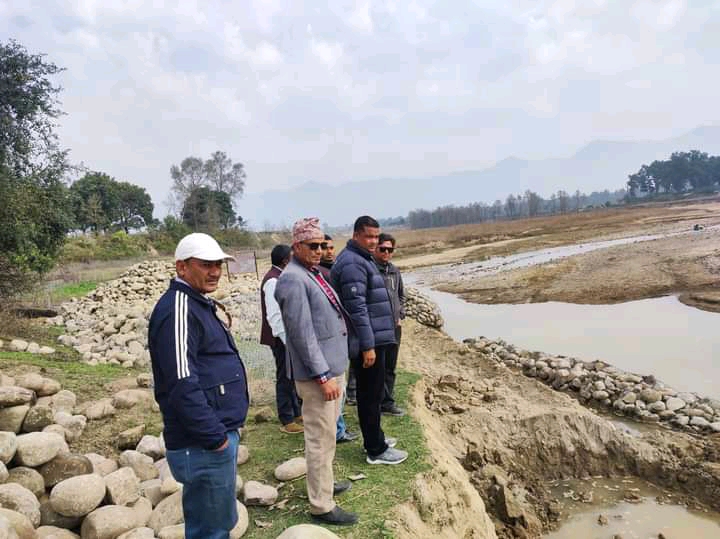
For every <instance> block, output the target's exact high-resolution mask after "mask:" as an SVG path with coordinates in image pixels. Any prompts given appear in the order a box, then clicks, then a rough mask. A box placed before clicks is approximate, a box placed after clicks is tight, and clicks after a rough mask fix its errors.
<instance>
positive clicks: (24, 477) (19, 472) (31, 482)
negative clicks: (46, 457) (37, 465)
mask: <svg viewBox="0 0 720 539" xmlns="http://www.w3.org/2000/svg"><path fill="white" fill-rule="evenodd" d="M5 482H6V483H17V484H18V485H22V486H23V487H25V488H26V489H28V490H29V491H30V492H32V493H33V495H35V497H36V498H40V496H42V495H43V494H45V481H44V480H43V476H42V475H40V474H39V473H38V472H37V470H34V469H33V468H28V467H27V466H16V467H15V468H12V469H11V470H10V473H9V474H8V478H7V479H6V480H5Z"/></svg>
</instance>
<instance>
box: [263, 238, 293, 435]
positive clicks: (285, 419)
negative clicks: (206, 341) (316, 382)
mask: <svg viewBox="0 0 720 539" xmlns="http://www.w3.org/2000/svg"><path fill="white" fill-rule="evenodd" d="M291 255H292V251H291V249H290V246H289V245H282V244H281V245H276V246H275V247H273V249H272V251H271V252H270V262H271V263H272V267H271V268H270V269H269V270H268V272H267V273H266V274H265V276H264V277H263V280H262V283H261V285H260V310H261V311H262V326H261V329H260V343H262V344H264V345H266V346H269V347H270V349H271V350H272V353H273V357H274V358H275V403H276V406H277V413H278V419H279V420H280V423H281V424H282V426H281V427H280V430H281V431H282V432H284V433H285V434H298V433H301V432H302V431H303V426H302V417H301V416H302V412H301V411H300V402H299V401H298V396H297V392H296V391H295V384H294V382H293V381H292V380H291V379H290V377H289V375H288V370H287V368H286V358H285V327H284V326H283V321H282V315H281V314H280V306H279V305H278V303H277V301H276V300H275V286H276V284H277V280H278V277H280V274H281V273H282V271H283V269H285V267H286V266H287V265H288V263H289V262H290V256H291Z"/></svg>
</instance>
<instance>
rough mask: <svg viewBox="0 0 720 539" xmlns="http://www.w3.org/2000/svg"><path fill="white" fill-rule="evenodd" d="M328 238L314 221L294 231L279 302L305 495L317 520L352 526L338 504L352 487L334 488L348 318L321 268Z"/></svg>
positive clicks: (306, 221)
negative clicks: (300, 435)
mask: <svg viewBox="0 0 720 539" xmlns="http://www.w3.org/2000/svg"><path fill="white" fill-rule="evenodd" d="M323 238H324V235H323V232H322V230H321V229H320V220H319V219H317V218H316V217H311V218H308V219H301V220H299V221H297V222H296V223H295V225H294V226H293V246H292V249H293V257H292V259H291V260H290V263H289V264H288V265H287V267H286V268H285V269H284V270H283V272H282V273H281V274H280V277H278V281H277V285H276V286H275V299H276V300H277V302H278V305H279V306H280V312H281V314H282V319H283V325H284V327H285V346H286V349H287V363H288V375H289V376H291V377H292V379H293V380H295V388H296V389H297V393H298V396H299V397H300V398H301V399H302V415H303V421H304V429H305V460H306V462H307V476H306V482H307V494H308V501H309V502H310V514H311V515H312V518H313V520H316V521H318V522H321V523H324V524H335V525H350V524H354V523H355V522H357V515H355V514H354V513H350V512H348V511H345V510H343V509H341V508H340V507H339V506H338V505H336V504H335V501H334V500H333V495H334V494H338V493H339V492H342V491H343V490H347V489H348V488H349V486H350V485H349V483H344V484H340V483H338V484H334V483H333V459H334V458H335V430H336V424H337V420H338V416H339V415H340V406H341V397H342V393H343V387H344V384H345V371H346V370H347V366H348V356H349V354H348V326H347V324H346V322H345V320H346V319H349V318H348V315H347V313H346V312H345V311H344V309H343V308H342V305H341V304H340V299H339V298H338V296H337V295H336V293H335V291H334V290H333V288H332V287H331V286H330V284H329V283H328V282H327V281H326V280H325V278H324V277H323V276H322V274H321V273H320V271H319V270H318V268H317V265H318V264H319V263H320V256H321V253H322V243H323V241H324V239H323Z"/></svg>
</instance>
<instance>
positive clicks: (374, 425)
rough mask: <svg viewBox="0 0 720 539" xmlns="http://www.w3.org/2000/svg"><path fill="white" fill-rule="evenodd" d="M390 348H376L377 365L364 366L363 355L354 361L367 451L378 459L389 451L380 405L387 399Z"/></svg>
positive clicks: (360, 420)
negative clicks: (387, 362)
mask: <svg viewBox="0 0 720 539" xmlns="http://www.w3.org/2000/svg"><path fill="white" fill-rule="evenodd" d="M388 348H389V347H388V346H387V345H385V346H378V347H376V348H375V364H374V365H373V366H372V367H369V368H367V369H365V368H363V366H362V363H363V361H362V354H360V357H359V358H356V359H354V360H353V366H354V368H355V377H356V378H357V409H358V420H359V423H360V430H361V431H362V435H363V441H364V444H365V450H366V451H367V453H368V455H370V456H371V457H376V456H377V455H379V454H380V453H383V452H384V451H385V450H386V449H387V444H386V443H385V433H384V432H383V430H382V427H381V426H380V417H381V415H380V405H381V404H382V401H383V399H384V398H385V358H386V357H387V352H388Z"/></svg>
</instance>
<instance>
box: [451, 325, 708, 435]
mask: <svg viewBox="0 0 720 539" xmlns="http://www.w3.org/2000/svg"><path fill="white" fill-rule="evenodd" d="M463 342H464V343H465V344H466V345H467V346H468V347H469V348H470V349H471V350H474V351H477V352H479V353H481V354H482V355H483V356H484V357H485V358H487V359H490V360H492V361H495V362H497V363H499V364H502V365H505V366H507V367H510V368H512V369H516V370H521V371H522V373H523V374H524V375H525V376H529V377H531V378H537V379H538V380H541V381H542V382H544V383H545V384H547V385H549V386H551V387H552V388H553V389H556V390H558V391H563V392H566V393H568V394H571V395H573V396H575V397H576V398H578V399H579V400H580V402H582V403H583V404H586V405H590V406H597V407H600V408H604V409H607V410H611V411H613V412H614V413H616V414H618V415H622V416H627V417H631V418H633V419H637V420H639V421H643V422H648V423H657V422H663V423H665V424H667V425H670V426H672V427H675V428H679V429H683V430H689V431H694V432H700V433H714V432H720V400H717V399H711V398H703V397H701V396H699V395H697V394H695V393H681V392H678V391H675V390H674V389H672V388H670V387H668V386H666V385H665V384H664V383H663V382H661V381H659V380H656V379H655V377H654V376H652V375H648V376H640V375H638V374H634V373H630V372H626V371H623V370H621V369H618V368H616V367H614V366H612V365H610V364H608V363H605V362H603V361H582V360H579V359H576V358H570V357H565V356H553V355H548V354H544V353H540V352H529V351H527V350H520V349H518V348H516V347H515V346H513V345H511V344H508V343H506V342H505V341H502V340H497V341H493V340H491V339H487V338H485V337H479V338H474V339H465V340H464V341H463Z"/></svg>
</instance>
